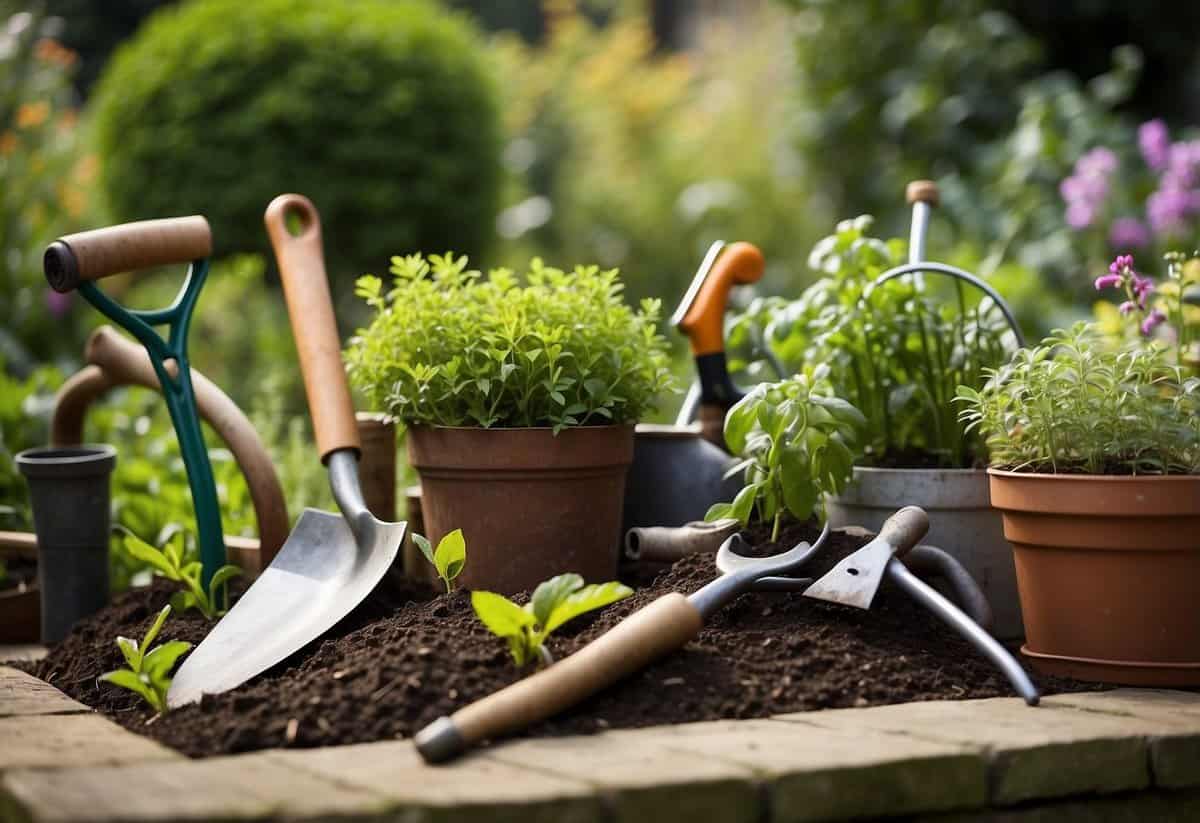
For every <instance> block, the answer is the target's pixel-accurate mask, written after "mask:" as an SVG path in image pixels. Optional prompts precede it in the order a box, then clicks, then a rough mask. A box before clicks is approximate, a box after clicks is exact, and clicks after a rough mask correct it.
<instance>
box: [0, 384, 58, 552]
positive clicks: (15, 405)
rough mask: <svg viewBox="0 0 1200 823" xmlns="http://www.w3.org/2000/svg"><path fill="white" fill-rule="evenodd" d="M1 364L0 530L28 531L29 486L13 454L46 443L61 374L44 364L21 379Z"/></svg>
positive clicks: (31, 526)
mask: <svg viewBox="0 0 1200 823" xmlns="http://www.w3.org/2000/svg"><path fill="white" fill-rule="evenodd" d="M2 366H3V361H0V530H3V531H28V530H31V529H32V528H33V514H32V512H31V511H30V510H29V487H28V486H26V484H25V478H24V477H22V476H21V473H20V472H19V471H18V470H17V466H16V463H15V462H14V460H13V458H14V457H16V455H17V452H20V451H24V450H25V449H28V448H32V447H34V446H44V445H45V444H46V439H47V435H48V432H49V425H48V424H49V414H50V409H51V403H52V398H53V393H54V391H55V390H56V389H57V388H58V387H59V386H60V385H61V384H62V379H63V378H62V375H61V374H60V373H59V372H58V370H57V369H55V368H53V367H50V366H47V367H43V368H40V369H38V370H37V371H35V372H34V373H33V374H32V375H30V376H29V377H28V378H26V379H24V380H22V379H18V378H15V377H13V376H11V375H10V374H8V373H7V372H6V371H5V370H4V369H3V368H2Z"/></svg>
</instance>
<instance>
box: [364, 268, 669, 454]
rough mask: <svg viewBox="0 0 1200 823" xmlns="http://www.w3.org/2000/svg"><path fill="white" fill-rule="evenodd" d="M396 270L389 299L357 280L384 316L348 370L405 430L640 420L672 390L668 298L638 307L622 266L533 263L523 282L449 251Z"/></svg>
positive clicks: (376, 282) (374, 285)
mask: <svg viewBox="0 0 1200 823" xmlns="http://www.w3.org/2000/svg"><path fill="white" fill-rule="evenodd" d="M392 273H393V275H394V282H395V285H394V287H393V288H392V289H390V290H385V287H384V283H383V280H382V279H381V278H379V277H375V276H373V275H367V276H365V277H361V278H359V281H358V288H357V290H356V293H357V294H358V295H359V296H360V297H362V298H363V299H364V300H366V302H367V304H368V305H369V306H371V307H372V308H373V309H375V311H376V315H375V318H374V320H373V321H372V322H371V324H370V325H369V326H368V327H367V328H365V329H360V330H359V331H358V334H357V335H356V336H355V337H354V338H353V339H352V340H351V342H350V347H349V348H348V349H347V351H346V363H347V368H348V371H349V374H350V378H351V380H352V381H353V383H354V385H355V386H356V387H357V388H358V389H359V390H360V391H361V392H362V393H363V394H364V395H365V396H366V398H367V400H368V402H370V403H371V404H372V407H374V408H377V409H384V410H386V411H387V412H388V413H389V414H391V415H392V416H393V417H395V418H396V419H398V420H401V421H404V422H405V423H410V424H425V425H442V426H482V427H485V428H487V427H500V426H505V427H529V426H551V427H553V428H554V431H555V433H557V432H558V431H560V430H562V429H563V428H564V427H567V426H586V425H603V424H610V423H631V422H634V421H636V420H638V419H639V418H641V417H642V416H644V415H645V414H646V413H647V412H649V411H651V410H652V409H653V408H654V405H655V402H656V400H657V395H658V394H659V393H660V392H663V391H666V390H668V389H670V388H672V385H673V384H672V378H671V375H670V373H669V371H668V358H667V347H666V341H665V340H664V339H663V337H662V336H661V335H660V334H658V331H657V325H656V324H657V323H658V320H659V314H660V305H659V301H657V300H644V301H642V304H641V308H640V309H639V310H638V311H634V310H633V309H630V308H629V306H627V305H625V303H624V302H623V300H622V299H621V293H622V290H623V288H624V287H623V286H622V284H621V282H620V281H619V280H618V278H617V271H616V269H611V270H608V271H601V270H600V269H599V268H598V267H596V266H578V267H576V268H575V270H574V271H570V272H567V271H562V270H560V269H555V268H551V267H549V266H545V265H543V264H542V261H541V260H539V259H534V260H533V262H532V263H530V266H529V272H528V273H527V274H526V276H525V278H524V281H525V282H524V284H522V283H521V281H520V280H519V279H518V278H517V276H516V275H515V274H514V273H513V272H512V271H510V270H508V269H494V270H493V271H491V272H490V273H489V274H488V276H487V277H486V278H485V277H484V276H483V275H482V274H481V273H480V272H477V271H469V270H467V258H466V257H457V258H456V257H454V256H453V255H452V254H447V255H445V256H439V255H430V256H429V258H428V259H426V258H424V257H422V256H421V255H410V256H408V257H393V258H392Z"/></svg>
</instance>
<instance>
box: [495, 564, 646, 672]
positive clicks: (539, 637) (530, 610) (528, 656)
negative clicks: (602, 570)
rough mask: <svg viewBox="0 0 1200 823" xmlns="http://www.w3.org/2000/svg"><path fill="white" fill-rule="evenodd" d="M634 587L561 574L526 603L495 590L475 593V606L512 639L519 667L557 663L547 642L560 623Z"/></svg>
mask: <svg viewBox="0 0 1200 823" xmlns="http://www.w3.org/2000/svg"><path fill="white" fill-rule="evenodd" d="M631 594H633V589H631V588H629V587H628V586H625V585H622V584H620V583H617V582H609V583H593V584H591V585H587V586H585V585H584V584H583V578H582V577H580V576H579V575H577V574H560V575H558V576H557V577H552V578H550V579H549V580H547V581H545V582H543V583H540V584H539V585H538V587H537V588H536V589H534V590H533V597H532V598H530V600H529V602H528V603H526V604H525V605H524V606H518V605H517V604H516V603H514V602H512V601H511V600H509V599H508V598H507V597H504V596H502V595H499V594H495V593H494V592H484V591H478V592H471V606H472V607H473V608H474V609H475V614H476V616H478V617H479V619H480V621H481V622H482V623H483V625H485V626H487V627H488V630H489V631H491V633H492V634H494V635H496V636H497V637H501V638H503V639H504V640H506V641H508V650H509V652H510V653H511V654H512V657H513V661H514V662H515V663H516V664H517V666H525V665H527V664H528V663H530V662H532V661H534V660H539V661H540V662H542V663H544V664H549V663H552V662H554V661H553V658H551V656H550V652H549V650H547V649H546V646H545V641H546V638H547V637H549V636H550V634H551V632H553V631H554V630H555V629H557V628H558V627H559V626H561V625H563V624H564V623H566V622H567V621H568V620H572V619H574V618H576V617H579V615H581V614H585V613H587V612H590V611H592V610H594V609H599V608H603V607H604V606H607V605H609V604H610V603H615V602H617V601H618V600H623V599H625V598H626V597H629V595H631Z"/></svg>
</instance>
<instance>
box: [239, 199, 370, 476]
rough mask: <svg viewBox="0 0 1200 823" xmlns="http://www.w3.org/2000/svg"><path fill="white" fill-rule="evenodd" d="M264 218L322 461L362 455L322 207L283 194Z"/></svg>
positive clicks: (275, 200)
mask: <svg viewBox="0 0 1200 823" xmlns="http://www.w3.org/2000/svg"><path fill="white" fill-rule="evenodd" d="M289 216H290V217H294V218H296V219H297V220H299V222H300V234H298V235H293V234H292V233H291V232H290V231H288V226H287V220H288V218H289ZM263 220H264V222H265V223H266V224H267V234H268V235H269V236H270V238H271V245H272V246H273V247H274V249H275V259H276V260H277V261H278V262H279V276H280V279H281V280H282V282H283V294H284V298H285V299H286V300H287V308H288V318H289V319H290V320H291V324H292V336H293V337H294V338H295V340H296V351H297V353H298V354H299V355H300V371H301V373H302V374H303V375H304V392H305V394H306V395H308V410H309V413H310V414H311V415H312V422H313V430H314V432H315V433H316V437H317V449H318V451H319V452H320V454H321V460H322V462H324V461H325V460H326V459H327V458H328V457H329V455H330V454H331V453H333V452H335V451H338V450H340V449H354V450H355V451H356V452H358V453H360V454H361V453H362V444H361V442H360V441H359V437H358V427H357V425H356V424H355V422H354V405H353V404H352V403H351V402H350V387H349V385H348V384H347V383H346V370H345V368H344V367H343V365H342V343H341V340H340V339H339V338H338V330H337V321H336V320H335V319H334V316H333V300H332V299H331V298H330V296H329V278H328V277H326V275H325V255H324V252H323V251H322V248H321V219H320V217H319V216H318V214H317V208H316V206H314V205H313V204H312V201H311V200H309V199H308V198H307V197H305V196H303V195H300V194H281V195H279V196H278V197H276V198H275V199H274V200H272V201H271V204H270V205H269V206H267V212H266V214H265V215H264V216H263Z"/></svg>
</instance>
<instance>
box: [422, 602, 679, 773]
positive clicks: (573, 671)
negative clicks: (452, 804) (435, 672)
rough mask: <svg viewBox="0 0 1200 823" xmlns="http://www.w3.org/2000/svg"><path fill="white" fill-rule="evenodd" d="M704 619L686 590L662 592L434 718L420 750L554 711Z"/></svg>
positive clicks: (438, 752) (443, 750) (452, 744)
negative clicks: (583, 641) (561, 654)
mask: <svg viewBox="0 0 1200 823" xmlns="http://www.w3.org/2000/svg"><path fill="white" fill-rule="evenodd" d="M702 624H703V618H701V616H700V612H699V611H698V610H697V609H696V607H695V606H693V605H692V604H691V603H689V602H688V600H687V598H686V597H684V596H683V595H682V594H679V593H678V592H672V593H671V594H667V595H664V596H662V597H660V598H658V599H657V600H655V601H654V602H653V603H651V604H650V605H649V606H646V607H645V608H643V609H641V610H640V611H637V612H634V613H633V614H632V615H631V616H630V617H628V618H626V619H625V620H623V621H622V622H620V623H618V624H617V625H616V627H614V628H613V629H612V630H610V631H608V632H607V633H605V634H603V635H601V636H600V637H598V638H596V639H595V640H593V641H592V642H591V643H589V644H587V645H586V646H584V647H583V648H582V649H580V650H579V651H577V652H576V653H575V654H573V655H571V656H570V657H568V658H565V659H563V660H561V661H559V662H558V663H555V664H554V665H552V666H550V667H549V668H548V669H544V670H543V671H540V672H538V673H537V674H533V675H530V676H529V677H527V678H525V679H524V680H520V681H518V682H516V683H514V684H512V685H511V686H508V687H507V688H504V689H501V690H500V691H498V692H496V693H495V694H492V695H488V696H487V697H485V698H483V699H482V700H479V701H476V702H475V703H472V704H471V705H469V706H465V707H464V708H461V709H459V710H458V711H456V712H455V713H454V714H453V715H451V716H450V717H449V718H442V719H441V720H438V721H436V722H435V723H433V724H431V725H430V726H428V727H427V728H425V729H423V730H422V731H421V732H419V733H418V734H417V737H416V744H417V749H418V751H420V752H421V755H422V756H423V757H424V758H425V759H426V760H428V761H430V762H439V761H442V760H448V759H450V758H452V757H454V756H456V755H458V754H460V753H462V752H463V751H465V750H466V749H468V748H470V747H472V746H474V745H476V744H477V743H480V742H481V741H483V740H488V739H491V738H495V737H499V736H500V735H504V734H508V733H511V732H514V731H517V730H520V729H524V728H526V727H528V726H531V725H533V724H534V723H538V722H540V721H542V720H545V719H547V718H549V717H553V716H554V715H556V714H558V713H559V712H561V711H563V710H564V709H568V708H570V707H571V706H574V705H576V704H577V703H579V702H581V701H583V700H584V699H586V698H587V697H589V696H591V695H593V694H595V693H596V692H598V691H600V690H601V689H603V688H605V687H606V686H610V685H612V684H613V683H615V682H617V681H618V680H620V679H621V678H623V677H625V676H627V675H629V674H632V673H633V672H635V671H638V670H640V669H642V668H644V667H645V666H647V665H648V664H650V663H651V662H653V661H654V660H656V659H657V658H659V657H661V656H662V655H664V654H667V653H668V652H671V651H674V650H676V649H678V648H680V647H681V646H683V645H684V644H685V643H687V642H688V641H689V640H691V639H692V638H693V637H695V636H696V634H697V633H699V631H700V628H701V626H702Z"/></svg>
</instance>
